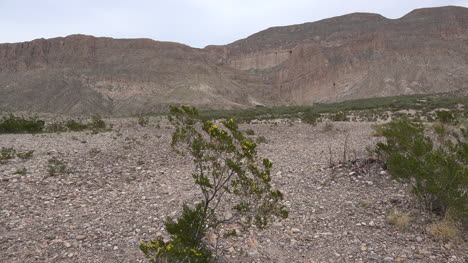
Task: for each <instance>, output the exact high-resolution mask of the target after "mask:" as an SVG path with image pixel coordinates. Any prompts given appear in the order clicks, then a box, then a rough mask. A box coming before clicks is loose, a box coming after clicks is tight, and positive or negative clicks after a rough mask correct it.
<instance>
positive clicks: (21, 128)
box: [0, 114, 45, 134]
mask: <svg viewBox="0 0 468 263" xmlns="http://www.w3.org/2000/svg"><path fill="white" fill-rule="evenodd" d="M44 124H45V122H44V121H43V120H39V119H37V118H30V119H26V118H24V117H22V116H21V117H20V116H15V115H13V114H9V115H8V116H4V117H3V118H2V119H1V120H0V134H1V133H39V132H42V130H43V129H44Z"/></svg>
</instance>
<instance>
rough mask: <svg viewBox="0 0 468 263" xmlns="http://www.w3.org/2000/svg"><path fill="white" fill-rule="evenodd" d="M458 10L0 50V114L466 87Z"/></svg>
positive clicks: (465, 30) (228, 105)
mask: <svg viewBox="0 0 468 263" xmlns="http://www.w3.org/2000/svg"><path fill="white" fill-rule="evenodd" d="M467 83H468V9H467V8H463V7H440V8H428V9H418V10H415V11H412V12H411V13H409V14H407V15H405V16H403V17H402V18H399V19H387V18H385V17H382V16H380V15H377V14H367V13H354V14H349V15H345V16H340V17H335V18H330V19H325V20H321V21H318V22H313V23H306V24H301V25H292V26H285V27H274V28H269V29H267V30H264V31H261V32H259V33H256V34H254V35H252V36H250V37H248V38H246V39H242V40H239V41H236V42H234V43H231V44H229V45H226V46H208V47H206V48H204V49H196V48H191V47H189V46H185V45H182V44H178V43H170V42H158V41H154V40H150V39H112V38H96V37H92V36H85V35H72V36H68V37H64V38H54V39H37V40H33V41H30V42H24V43H14V44H0V110H29V111H42V112H54V113H78V114H92V113H100V114H114V115H122V114H132V113H138V112H157V111H162V110H165V108H166V106H167V105H168V104H171V103H190V104H193V105H196V106H198V107H201V108H210V109H234V108H245V107H250V106H254V105H257V104H263V105H270V106H271V105H309V104H312V103H315V102H335V101H343V100H349V99H359V98H369V97H382V96H395V95H407V94H429V93H439V92H454V91H457V90H467V89H468V84H467Z"/></svg>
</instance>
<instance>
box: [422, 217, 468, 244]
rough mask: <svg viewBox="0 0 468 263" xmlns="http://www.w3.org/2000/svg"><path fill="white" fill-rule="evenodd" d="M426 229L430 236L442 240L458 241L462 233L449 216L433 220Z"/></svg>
mask: <svg viewBox="0 0 468 263" xmlns="http://www.w3.org/2000/svg"><path fill="white" fill-rule="evenodd" d="M427 231H428V232H429V234H431V236H432V237H433V238H434V239H436V240H440V241H443V242H455V243H456V242H459V241H460V240H461V239H462V237H463V234H462V232H461V230H460V228H459V226H458V224H457V222H455V221H454V220H452V219H451V218H450V217H445V218H444V219H442V220H440V221H437V222H434V223H432V224H430V225H429V226H428V227H427Z"/></svg>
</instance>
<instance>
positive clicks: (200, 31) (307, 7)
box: [0, 0, 468, 47]
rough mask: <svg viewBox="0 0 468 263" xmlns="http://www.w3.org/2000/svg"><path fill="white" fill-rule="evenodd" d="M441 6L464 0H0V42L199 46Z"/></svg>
mask: <svg viewBox="0 0 468 263" xmlns="http://www.w3.org/2000/svg"><path fill="white" fill-rule="evenodd" d="M445 5H458V6H465V7H468V0H0V14H1V15H0V43H5V42H21V41H29V40H32V39H36V38H51V37H58V36H67V35H70V34H78V33H79V34H87V35H94V36H109V37H115V38H152V39H155V40H163V41H175V42H180V43H184V44H187V45H190V46H193V47H204V46H206V45H210V44H227V43H230V42H233V41H235V40H238V39H241V38H245V37H247V36H249V35H251V34H253V33H256V32H258V31H260V30H263V29H266V28H268V27H272V26H281V25H291V24H300V23H305V22H312V21H317V20H320V19H324V18H329V17H333V16H338V15H344V14H348V13H352V12H371V13H379V14H382V15H383V16H385V17H387V18H399V17H401V16H403V15H405V14H406V13H408V12H410V11H411V10H413V9H415V8H421V7H434V6H445Z"/></svg>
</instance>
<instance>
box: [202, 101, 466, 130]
mask: <svg viewBox="0 0 468 263" xmlns="http://www.w3.org/2000/svg"><path fill="white" fill-rule="evenodd" d="M467 101H468V98H467V97H457V96H455V95H453V94H433V95H411V96H396V97H382V98H369V99H358V100H350V101H344V102H339V103H330V104H314V105H312V106H277V107H255V108H249V109H243V110H212V111H204V112H201V113H200V115H201V116H202V117H203V118H205V119H210V120H211V119H223V118H224V119H225V118H229V117H233V118H235V119H236V120H238V121H240V122H250V121H252V120H255V119H258V120H262V119H291V118H300V119H301V120H302V121H303V122H305V123H310V124H313V123H314V120H315V119H316V116H319V115H322V116H324V115H330V120H338V121H343V120H347V118H348V117H349V116H350V115H356V116H355V119H356V117H359V119H361V120H364V121H376V120H377V119H379V118H380V119H383V120H386V119H387V118H388V117H389V115H388V113H387V112H394V113H396V114H394V116H393V118H394V119H395V118H402V117H408V115H407V114H403V113H397V112H398V111H401V110H408V109H413V110H417V111H420V112H421V113H422V115H424V116H426V118H427V119H428V120H429V121H430V119H429V117H430V116H431V111H434V110H437V109H439V108H446V109H450V111H452V112H458V114H459V115H460V116H461V117H463V118H466V117H467V116H468V103H467ZM458 105H463V107H462V108H461V109H460V108H459V107H458ZM414 117H416V116H414ZM325 118H326V117H325V116H324V117H321V118H319V119H317V121H318V120H321V119H325ZM431 118H432V120H434V119H435V118H436V117H435V116H432V117H431Z"/></svg>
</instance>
